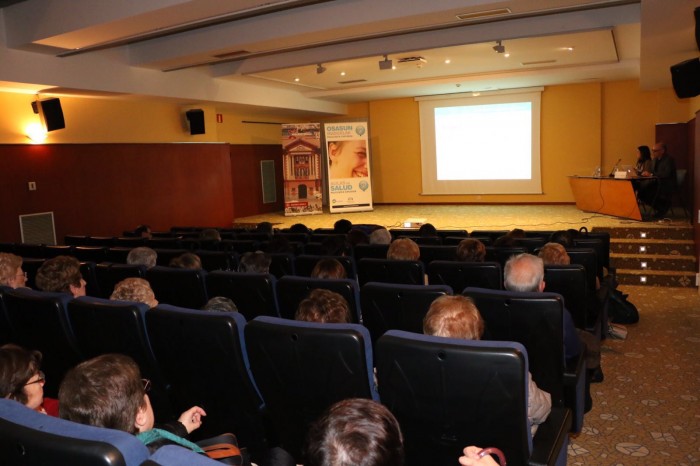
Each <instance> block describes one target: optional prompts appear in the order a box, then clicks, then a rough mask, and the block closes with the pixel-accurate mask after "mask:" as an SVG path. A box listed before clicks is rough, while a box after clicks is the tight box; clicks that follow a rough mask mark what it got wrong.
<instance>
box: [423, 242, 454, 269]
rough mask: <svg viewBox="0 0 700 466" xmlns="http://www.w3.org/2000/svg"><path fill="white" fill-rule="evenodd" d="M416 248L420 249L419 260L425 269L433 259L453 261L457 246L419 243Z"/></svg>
mask: <svg viewBox="0 0 700 466" xmlns="http://www.w3.org/2000/svg"><path fill="white" fill-rule="evenodd" d="M418 248H419V249H420V260H421V262H422V263H423V266H424V267H425V268H426V269H427V268H428V264H430V263H431V262H433V261H437V260H440V261H453V260H455V259H456V256H457V246H454V245H442V244H439V245H433V244H421V245H419V246H418Z"/></svg>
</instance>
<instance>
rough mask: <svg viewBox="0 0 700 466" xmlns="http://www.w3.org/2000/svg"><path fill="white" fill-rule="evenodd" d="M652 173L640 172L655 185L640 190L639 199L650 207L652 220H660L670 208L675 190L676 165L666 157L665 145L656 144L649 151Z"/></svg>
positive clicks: (661, 143)
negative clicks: (648, 177)
mask: <svg viewBox="0 0 700 466" xmlns="http://www.w3.org/2000/svg"><path fill="white" fill-rule="evenodd" d="M651 158H652V160H653V171H652V172H642V176H653V177H655V178H656V180H655V181H656V183H651V184H649V185H647V186H645V187H644V189H640V191H639V199H640V200H642V201H643V202H644V203H646V204H649V205H651V207H652V208H653V209H654V218H662V217H663V216H664V215H666V212H667V211H668V209H669V208H670V207H671V196H672V195H673V191H674V190H675V188H676V163H675V161H674V160H673V159H672V158H671V157H670V156H669V155H668V153H667V149H666V144H665V143H663V142H657V143H656V144H654V147H653V148H652V150H651Z"/></svg>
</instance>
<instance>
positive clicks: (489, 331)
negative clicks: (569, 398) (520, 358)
mask: <svg viewBox="0 0 700 466" xmlns="http://www.w3.org/2000/svg"><path fill="white" fill-rule="evenodd" d="M463 294H464V295H465V296H469V297H470V298H472V299H473V300H474V303H475V304H476V307H477V309H479V313H480V314H481V316H482V318H483V319H484V323H485V324H486V330H485V333H484V339H488V340H495V341H517V342H518V343H520V344H522V345H523V346H524V347H525V348H527V353H528V355H529V366H530V372H531V373H532V378H533V380H534V381H535V383H537V386H538V387H539V388H541V389H542V390H544V391H546V392H548V393H549V394H550V395H552V405H555V406H562V405H563V404H564V371H565V358H564V327H563V313H564V303H563V299H562V297H561V296H560V295H557V294H555V293H519V292H513V291H501V290H487V289H483V288H467V289H465V290H464V292H463Z"/></svg>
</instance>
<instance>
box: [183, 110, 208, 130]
mask: <svg viewBox="0 0 700 466" xmlns="http://www.w3.org/2000/svg"><path fill="white" fill-rule="evenodd" d="M185 115H187V121H189V122H190V134H204V110H202V109H199V108H195V109H192V110H187V112H185Z"/></svg>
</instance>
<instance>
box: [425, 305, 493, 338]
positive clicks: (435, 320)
mask: <svg viewBox="0 0 700 466" xmlns="http://www.w3.org/2000/svg"><path fill="white" fill-rule="evenodd" d="M423 333H424V334H426V335H432V336H436V337H448V338H463V339H465V340H481V336H482V335H483V334H484V320H483V319H482V318H481V314H479V310H478V309H477V308H476V305H475V304H474V301H472V300H471V299H470V298H467V297H466V296H461V295H456V296H447V295H445V296H440V297H439V298H437V299H435V301H433V302H432V304H431V305H430V309H429V310H428V313H427V314H426V315H425V318H424V319H423Z"/></svg>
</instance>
